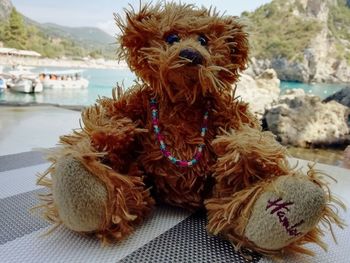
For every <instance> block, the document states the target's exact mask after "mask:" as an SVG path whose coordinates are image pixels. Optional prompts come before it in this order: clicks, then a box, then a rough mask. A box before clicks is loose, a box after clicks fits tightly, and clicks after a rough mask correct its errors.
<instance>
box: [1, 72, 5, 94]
mask: <svg viewBox="0 0 350 263" xmlns="http://www.w3.org/2000/svg"><path fill="white" fill-rule="evenodd" d="M5 89H6V80H5V79H4V78H3V77H1V76H0V93H2V92H4V91H5Z"/></svg>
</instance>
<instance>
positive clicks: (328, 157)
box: [287, 146, 343, 166]
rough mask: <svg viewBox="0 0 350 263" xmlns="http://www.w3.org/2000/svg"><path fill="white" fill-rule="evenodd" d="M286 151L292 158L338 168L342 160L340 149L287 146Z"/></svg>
mask: <svg viewBox="0 0 350 263" xmlns="http://www.w3.org/2000/svg"><path fill="white" fill-rule="evenodd" d="M287 149H288V152H289V154H290V155H291V156H292V157H295V158H299V159H304V160H309V161H312V162H318V163H324V164H330V165H337V166H340V165H341V162H342V160H343V150H341V149H304V148H297V147H292V146H288V147H287Z"/></svg>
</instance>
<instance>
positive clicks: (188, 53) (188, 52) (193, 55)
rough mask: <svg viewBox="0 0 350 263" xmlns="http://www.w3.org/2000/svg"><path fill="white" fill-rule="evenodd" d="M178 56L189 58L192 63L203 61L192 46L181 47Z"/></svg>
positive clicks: (199, 63) (198, 63)
mask: <svg viewBox="0 0 350 263" xmlns="http://www.w3.org/2000/svg"><path fill="white" fill-rule="evenodd" d="M179 56H180V57H182V58H187V59H189V60H191V64H192V65H201V64H202V63H203V56H202V55H201V53H199V52H198V51H197V50H195V49H192V48H185V49H182V50H181V51H180V54H179Z"/></svg>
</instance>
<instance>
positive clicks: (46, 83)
mask: <svg viewBox="0 0 350 263" xmlns="http://www.w3.org/2000/svg"><path fill="white" fill-rule="evenodd" d="M81 73H82V70H64V71H45V72H43V73H41V74H40V75H39V78H40V80H41V83H42V84H43V87H44V89H86V88H87V87H88V86H89V81H88V80H87V79H85V78H83V77H82V75H81Z"/></svg>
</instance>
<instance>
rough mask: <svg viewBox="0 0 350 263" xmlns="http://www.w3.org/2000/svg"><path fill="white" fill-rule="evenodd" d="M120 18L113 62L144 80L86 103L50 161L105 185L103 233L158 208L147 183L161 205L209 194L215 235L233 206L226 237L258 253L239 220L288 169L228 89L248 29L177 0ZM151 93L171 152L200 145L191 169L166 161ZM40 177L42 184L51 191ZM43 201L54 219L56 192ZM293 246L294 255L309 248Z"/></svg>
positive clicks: (190, 152)
mask: <svg viewBox="0 0 350 263" xmlns="http://www.w3.org/2000/svg"><path fill="white" fill-rule="evenodd" d="M116 22H117V25H118V26H119V28H120V30H121V36H120V38H119V43H120V51H119V53H118V55H119V58H120V59H125V60H126V61H127V62H128V64H129V66H130V68H131V70H133V71H134V72H135V73H136V74H137V76H138V77H140V79H141V80H142V82H141V83H138V84H135V85H134V86H133V87H132V88H130V89H129V90H128V91H127V92H126V93H125V94H123V95H122V96H120V97H119V96H116V95H114V98H113V99H109V98H102V99H99V100H98V101H97V104H96V105H95V106H92V107H90V108H88V109H86V110H85V111H84V112H83V114H82V119H83V123H84V128H83V129H82V130H81V131H76V132H75V133H74V134H73V135H69V136H64V137H62V138H61V142H62V144H63V145H64V150H62V152H61V153H59V154H56V155H54V156H53V157H52V158H51V160H52V161H53V163H54V164H55V162H56V160H57V158H61V157H62V156H64V155H67V154H71V155H73V156H75V157H76V158H78V159H79V160H81V161H82V162H83V164H84V165H85V166H86V167H87V169H88V170H89V171H90V172H92V173H94V174H96V176H98V177H99V178H100V179H101V180H102V181H103V182H105V183H106V185H107V188H108V192H109V203H110V208H108V209H107V210H108V211H107V212H106V214H107V219H106V222H105V225H104V228H105V230H103V231H98V232H97V235H99V236H101V237H103V238H106V239H108V238H110V237H114V238H116V239H120V238H123V237H124V236H127V235H128V234H129V233H130V232H131V231H132V229H133V228H134V227H135V225H136V224H138V223H140V222H141V221H142V220H143V219H144V218H145V217H146V215H147V214H148V213H149V211H150V210H151V208H152V206H153V205H154V200H153V198H152V197H151V196H150V191H149V187H152V191H153V192H152V196H153V197H154V198H156V199H157V200H158V201H159V202H165V203H167V204H171V205H175V206H180V207H184V208H187V209H197V208H199V207H204V202H205V200H207V201H206V209H208V214H209V218H210V219H212V218H214V219H213V220H211V221H210V222H209V230H211V231H212V232H213V233H215V234H218V233H220V232H221V231H220V229H224V228H225V225H222V224H224V223H222V222H221V221H220V220H222V219H218V220H216V219H215V218H221V215H219V214H217V213H218V211H219V213H220V209H222V207H223V206H224V207H227V209H226V208H225V210H227V211H231V210H232V211H234V214H232V218H236V219H237V221H236V222H237V227H236V228H235V232H234V233H233V232H232V231H231V232H230V233H229V234H228V235H227V236H226V237H227V238H229V239H230V240H231V241H233V242H235V243H237V242H238V241H239V242H238V243H239V244H244V245H246V246H248V247H250V248H253V249H254V246H253V245H252V244H250V243H248V242H246V241H244V240H243V239H244V238H243V237H242V233H244V227H245V223H246V221H247V218H244V216H246V215H249V211H248V210H249V209H250V208H251V206H252V203H253V201H254V200H255V199H256V198H257V194H258V193H259V191H255V190H254V191H252V189H263V187H264V185H265V184H266V183H267V182H269V181H271V180H272V178H274V177H276V176H281V175H287V174H290V173H291V174H292V172H291V171H292V170H291V169H290V168H289V167H288V164H287V161H286V158H285V149H284V148H283V147H281V146H280V145H279V144H278V143H276V142H275V140H274V136H273V135H272V134H271V133H269V132H261V128H260V126H259V123H258V121H257V119H256V118H255V117H254V116H253V115H252V114H251V113H250V112H249V111H248V108H247V104H246V103H244V102H241V101H239V100H238V99H237V98H235V97H234V94H232V84H234V83H235V82H236V81H237V79H238V77H239V71H240V70H243V69H244V68H245V66H246V62H247V54H248V43H247V35H246V34H245V33H244V32H243V28H242V26H241V25H240V24H239V23H238V22H237V19H236V18H234V17H231V16H220V15H219V14H218V13H217V12H215V11H214V10H206V9H204V8H203V9H198V8H196V7H194V6H192V5H186V4H180V5H178V4H175V3H167V4H162V5H160V4H159V5H155V6H150V5H146V6H144V7H142V8H141V9H140V10H139V11H138V12H135V11H134V10H127V11H126V22H124V20H123V19H122V18H121V17H120V16H116ZM174 32H176V33H178V35H179V36H180V38H181V41H180V42H178V43H175V44H173V45H169V44H168V43H166V42H165V40H164V39H165V37H166V36H167V35H168V34H170V33H174ZM198 35H205V36H206V38H207V39H208V45H207V46H202V45H200V44H199V42H198V41H197V37H198ZM185 47H187V48H188V47H190V48H193V49H195V50H197V51H198V52H200V53H201V54H202V56H203V58H204V62H203V64H202V65H198V66H189V65H188V61H187V60H186V59H183V58H180V57H179V52H180V50H181V49H182V48H185ZM152 97H156V98H157V100H158V104H159V105H158V107H159V123H160V125H159V126H160V130H161V133H162V135H164V137H165V143H166V145H167V147H168V149H169V150H170V151H171V152H172V154H173V155H174V156H175V157H176V158H178V159H183V160H191V159H192V157H193V156H194V154H195V151H196V146H197V145H198V144H199V143H203V142H204V143H205V145H206V146H205V148H204V154H203V157H202V158H201V159H200V161H199V163H198V164H196V165H195V166H193V167H192V168H180V167H176V166H175V165H173V164H172V163H170V162H169V161H168V160H167V159H166V158H164V157H163V155H162V153H161V151H160V149H159V145H158V143H157V140H156V136H155V134H154V132H153V128H152V123H151V110H150V105H149V100H150V98H152ZM208 100H209V101H210V102H211V105H212V106H211V109H210V113H209V123H208V132H207V134H206V136H205V139H203V138H202V137H201V136H200V128H201V123H202V118H203V113H204V110H205V105H206V102H207V101H208ZM54 164H53V166H52V167H51V168H50V169H51V170H52V169H55V165H54ZM50 172H51V171H50V170H49V171H48V172H47V173H50ZM46 175H47V174H45V175H44V176H43V177H42V178H41V179H40V180H39V183H41V184H42V185H45V186H48V187H50V183H49V182H48V180H47V179H46V178H45V176H46ZM259 184H260V185H259ZM249 198H250V199H251V201H249V200H248V199H249ZM44 201H46V202H47V203H48V210H49V212H48V213H47V214H48V217H50V219H51V220H52V221H54V222H56V223H57V222H59V219H57V218H58V217H59V216H58V214H57V212H56V213H55V209H54V205H53V202H54V201H53V200H52V198H51V199H50V198H48V197H45V200H44ZM247 202H248V205H247ZM249 202H250V203H249ZM243 206H246V208H245V209H244V207H243ZM50 211H51V212H50ZM232 213H233V212H232ZM329 214H330V213H329ZM239 217H240V218H239ZM336 223H339V222H336ZM313 235H317V234H316V232H315V231H314V232H313ZM315 240H318V239H317V238H313V239H312V240H311V239H310V238H309V240H308V241H314V242H316V241H315ZM305 242H306V240H305ZM301 243H303V242H299V243H298V244H301ZM317 243H319V242H317ZM298 244H294V246H295V247H296V248H295V249H294V251H298V252H304V253H305V251H304V250H302V249H301V248H300V247H299V246H298ZM257 250H258V251H261V250H259V249H257ZM261 252H265V253H267V254H276V253H277V252H278V251H277V252H276V251H261Z"/></svg>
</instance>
